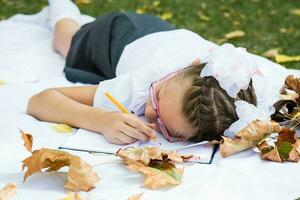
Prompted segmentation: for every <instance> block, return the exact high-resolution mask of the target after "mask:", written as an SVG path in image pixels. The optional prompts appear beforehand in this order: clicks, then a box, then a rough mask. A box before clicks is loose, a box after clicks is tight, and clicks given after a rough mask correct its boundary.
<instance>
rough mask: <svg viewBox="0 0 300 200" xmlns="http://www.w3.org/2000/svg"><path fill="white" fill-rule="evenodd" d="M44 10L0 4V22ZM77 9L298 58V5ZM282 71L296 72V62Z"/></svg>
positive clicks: (182, 1)
mask: <svg viewBox="0 0 300 200" xmlns="http://www.w3.org/2000/svg"><path fill="white" fill-rule="evenodd" d="M154 2H159V3H154ZM155 4H156V5H155ZM157 4H159V5H157ZM45 5H47V0H0V19H5V18H7V17H10V16H12V15H14V14H15V13H27V14H30V13H34V12H37V11H39V10H40V9H41V8H42V7H43V6H45ZM79 6H80V9H81V11H82V12H83V13H86V14H90V15H92V16H100V15H102V14H104V13H107V12H110V11H137V10H142V11H144V12H146V13H150V14H154V15H163V14H164V13H172V17H171V18H169V19H168V21H169V22H171V23H173V24H174V25H175V26H176V27H178V28H187V29H190V30H192V31H194V32H197V33H199V34H200V35H201V36H203V37H204V38H206V39H209V40H211V41H213V42H216V43H218V44H220V43H223V42H230V43H233V44H234V45H237V46H243V47H246V48H247V49H248V51H250V52H253V53H256V54H262V53H263V52H265V51H267V50H269V49H273V48H280V49H281V53H282V54H287V55H300V16H297V15H293V14H291V13H290V10H292V9H300V1H299V0H160V1H149V0H91V3H89V4H80V5H79ZM234 30H242V31H244V32H245V33H246V34H245V36H244V37H241V38H236V39H230V40H227V41H225V40H224V34H226V33H228V32H231V31H234ZM284 65H285V66H287V67H289V68H298V69H300V62H293V63H287V64H284Z"/></svg>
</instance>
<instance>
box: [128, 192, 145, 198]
mask: <svg viewBox="0 0 300 200" xmlns="http://www.w3.org/2000/svg"><path fill="white" fill-rule="evenodd" d="M143 195H144V192H142V193H139V194H135V195H132V196H130V197H129V198H128V200H140V199H141V198H142V196H143Z"/></svg>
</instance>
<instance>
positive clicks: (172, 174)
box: [125, 159, 183, 189]
mask: <svg viewBox="0 0 300 200" xmlns="http://www.w3.org/2000/svg"><path fill="white" fill-rule="evenodd" d="M125 163H126V164H127V166H128V168H129V169H131V170H133V171H140V172H142V173H143V174H145V175H146V177H145V181H144V186H145V187H146V188H150V189H159V188H163V187H167V186H170V185H179V184H180V183H181V179H182V175H183V169H177V168H174V167H173V168H172V169H167V170H161V169H157V168H154V167H148V166H146V165H143V164H142V163H140V162H137V161H135V160H131V159H128V160H125Z"/></svg>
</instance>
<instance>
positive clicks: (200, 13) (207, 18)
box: [198, 11, 210, 22]
mask: <svg viewBox="0 0 300 200" xmlns="http://www.w3.org/2000/svg"><path fill="white" fill-rule="evenodd" d="M198 16H199V18H200V20H202V21H206V22H207V21H209V20H210V18H209V17H208V16H206V15H205V14H204V13H203V12H202V11H198Z"/></svg>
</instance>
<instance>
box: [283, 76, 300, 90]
mask: <svg viewBox="0 0 300 200" xmlns="http://www.w3.org/2000/svg"><path fill="white" fill-rule="evenodd" d="M285 86H286V88H287V89H291V90H293V91H295V92H296V93H298V94H299V93H300V79H299V78H295V77H294V76H293V75H289V76H288V77H286V79H285Z"/></svg>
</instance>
